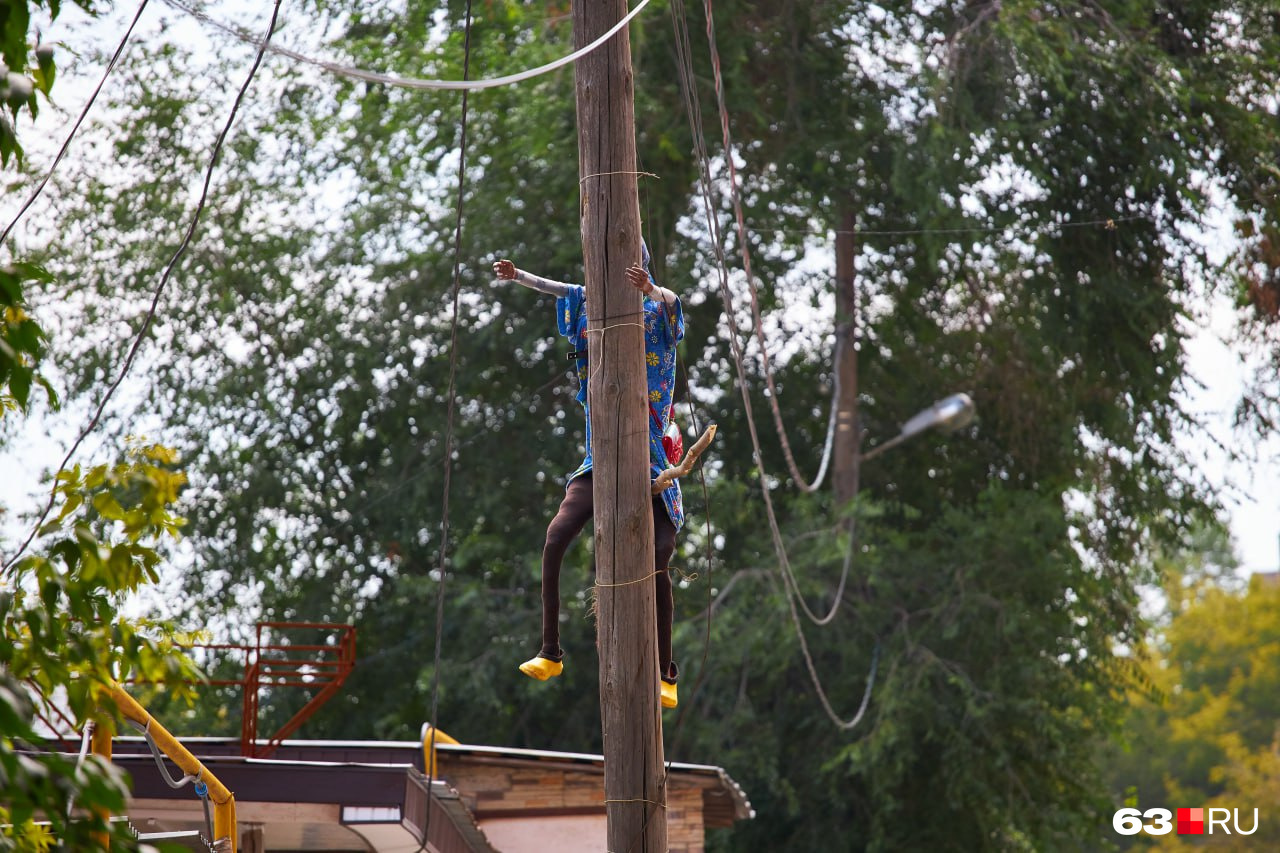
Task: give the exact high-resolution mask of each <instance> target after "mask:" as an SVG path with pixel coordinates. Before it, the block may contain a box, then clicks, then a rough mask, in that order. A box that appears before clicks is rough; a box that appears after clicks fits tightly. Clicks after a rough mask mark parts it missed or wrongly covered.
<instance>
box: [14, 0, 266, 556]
mask: <svg viewBox="0 0 1280 853" xmlns="http://www.w3.org/2000/svg"><path fill="white" fill-rule="evenodd" d="M281 2H282V0H275V5H274V7H273V9H272V11H271V22H270V23H269V24H268V25H267V33H266V36H265V37H264V38H263V40H262V43H261V45H260V46H259V48H258V53H257V55H256V56H255V57H254V60H253V66H252V67H251V68H250V69H249V73H248V75H246V76H245V79H244V83H242V84H241V85H240V90H239V91H238V92H237V93H236V98H235V101H234V102H233V103H232V105H231V112H230V113H229V114H228V115H227V121H226V124H224V125H223V126H222V130H221V132H219V134H218V138H217V139H216V140H215V141H214V143H213V153H212V154H210V156H209V165H208V166H207V167H206V168H205V172H204V185H203V187H202V188H201V190H200V199H199V200H198V201H197V202H196V209H195V213H194V214H192V216H191V224H190V225H188V226H187V230H186V233H185V234H184V235H183V238H182V242H181V243H180V244H179V245H178V248H177V249H176V250H175V251H174V253H173V256H172V257H171V258H169V263H168V264H166V265H165V268H164V272H163V273H162V274H161V276H160V283H159V284H157V285H156V289H155V293H154V294H152V297H151V304H150V306H148V308H147V313H146V316H145V317H143V320H142V326H141V327H140V328H139V329H138V334H137V335H136V336H134V339H133V344H132V345H131V346H130V347H129V352H128V355H127V356H126V357H125V360H124V365H123V366H122V367H121V368H120V373H119V375H117V376H116V378H115V381H114V382H112V383H111V385H110V387H108V388H107V391H106V393H105V394H104V395H103V396H102V400H101V401H100V402H99V403H98V406H97V408H96V409H95V410H94V413H93V417H91V418H90V419H89V423H88V424H86V425H85V427H84V429H83V430H81V431H80V434H79V435H78V436H77V437H76V440H75V442H73V443H72V445H71V449H70V450H68V451H67V454H66V456H64V457H63V458H62V462H61V463H59V465H58V470H57V473H55V474H54V477H53V483H54V485H53V487H52V488H51V489H50V490H49V500H48V502H47V503H46V504H45V507H44V509H43V510H41V512H40V515H39V516H38V517H37V518H36V521H35V524H33V525H32V526H31V532H30V533H29V534H27V538H26V539H25V540H24V541H23V543H22V545H21V547H19V548H18V550H17V552H16V553H14V555H13V556H12V557H10V558H9V559H8V561H6V562H5V564H4V568H3V570H0V577H3V576H4V574H5V573H7V572H8V571H10V570H11V569H12V568H13V565H14V563H16V562H17V561H18V558H19V557H21V556H22V555H23V553H24V552H25V551H26V550H27V547H28V546H30V545H31V541H32V540H33V539H35V537H36V533H37V532H39V530H40V526H41V525H42V524H44V520H45V519H46V518H48V517H49V513H50V512H51V511H52V510H53V504H54V501H55V500H56V499H57V495H58V491H57V485H58V482H59V480H58V476H59V475H60V474H62V472H63V471H65V470H66V469H67V463H69V462H70V461H71V458H72V457H73V456H75V453H76V451H77V450H79V449H80V445H81V444H82V443H83V442H84V440H85V438H87V437H88V435H89V433H90V432H92V431H93V429H94V428H95V427H96V426H97V425H98V422H99V421H100V420H101V419H102V413H103V411H105V410H106V408H107V403H109V402H110V401H111V397H112V396H113V395H114V394H115V392H116V389H118V388H119V387H120V384H121V383H122V382H124V378H125V377H126V376H128V375H129V368H130V367H132V366H133V360H134V358H135V357H136V356H137V355H138V350H140V349H141V348H142V342H143V341H144V340H145V339H146V337H147V332H148V331H149V330H150V329H151V322H152V320H154V319H155V315H156V309H157V307H158V306H159V304H160V297H161V296H162V295H163V294H164V290H165V287H166V286H167V285H168V284H169V278H170V276H172V275H173V271H174V269H175V268H176V267H177V265H178V261H179V260H181V258H182V256H183V254H184V253H185V252H186V251H187V246H189V245H190V244H191V238H192V236H193V235H194V234H195V231H196V226H198V225H199V224H200V215H201V214H202V213H203V212H204V206H205V202H206V201H207V200H208V198H209V185H210V183H211V182H212V181H213V170H214V167H215V166H216V165H217V163H218V155H219V154H221V153H222V145H223V143H224V142H225V141H226V138H227V134H228V133H230V132H231V125H232V124H233V123H234V122H235V120H236V114H237V113H239V111H240V104H241V102H243V101H244V96H245V93H246V92H248V91H249V85H250V84H251V83H252V82H253V78H254V77H255V76H256V75H257V73H258V68H259V67H260V66H261V65H262V57H263V56H264V55H265V54H266V51H267V46H268V45H269V44H270V43H271V35H272V33H274V32H275V28H276V21H277V20H278V19H279V17H280V4H281Z"/></svg>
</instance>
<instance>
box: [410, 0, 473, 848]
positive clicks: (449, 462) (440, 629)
mask: <svg viewBox="0 0 1280 853" xmlns="http://www.w3.org/2000/svg"><path fill="white" fill-rule="evenodd" d="M470 72H471V0H467V11H466V23H465V25H464V30H463V36H462V79H463V80H464V81H465V80H466V79H467V76H468V75H469V74H470ZM467 94H468V90H467V89H465V88H464V89H463V90H462V115H461V122H460V129H459V137H458V209H457V218H456V219H455V220H454V229H453V300H452V302H453V308H452V318H451V321H450V332H449V388H448V392H447V397H448V402H447V403H446V405H445V427H444V490H443V496H442V499H441V510H440V559H439V561H438V563H437V571H438V572H439V575H440V577H439V578H438V580H437V584H438V586H437V587H436V639H435V664H434V666H433V667H432V675H431V743H430V744H429V746H428V749H427V755H428V756H434V755H435V751H436V732H437V731H438V730H439V727H438V726H437V718H438V711H439V699H440V659H441V656H442V653H443V648H444V587H445V578H446V571H445V569H446V565H445V563H446V557H447V556H448V550H449V489H450V486H451V481H452V476H453V420H454V410H455V408H456V404H457V400H456V396H457V382H458V309H459V302H460V299H459V295H460V293H461V291H462V208H463V201H464V200H465V197H466V188H467ZM429 764H430V765H431V766H430V767H428V768H427V799H428V801H430V799H431V787H432V783H433V782H434V780H435V771H436V762H435V761H434V760H432V761H430V762H429ZM431 812H432V809H431V808H430V807H428V808H427V816H426V819H425V821H424V822H423V827H422V844H421V845H420V847H419V851H421V850H422V849H424V848H425V847H426V845H427V839H428V838H429V837H430V831H431Z"/></svg>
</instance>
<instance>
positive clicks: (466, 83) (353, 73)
mask: <svg viewBox="0 0 1280 853" xmlns="http://www.w3.org/2000/svg"><path fill="white" fill-rule="evenodd" d="M163 2H164V3H165V4H166V5H168V6H170V7H172V8H174V9H177V10H178V11H180V12H185V13H186V14H188V15H190V16H192V17H193V18H196V19H197V20H199V21H202V22H204V23H206V24H209V25H210V26H213V27H216V28H217V29H220V30H222V31H223V32H225V33H229V34H230V35H233V36H235V37H236V38H238V39H240V40H241V41H243V42H245V43H246V44H251V45H253V46H255V47H261V46H262V42H261V41H260V40H259V39H257V38H256V37H254V36H252V35H250V34H248V33H244V32H241V31H240V30H238V29H236V28H235V27H233V26H231V25H230V24H224V23H222V22H220V21H215V20H214V19H213V18H210V17H209V16H208V15H206V14H205V13H204V12H202V11H201V10H199V9H196V8H194V7H192V6H189V5H187V4H186V3H185V2H183V0H163ZM647 5H649V0H640V2H639V3H638V4H637V5H636V7H635V8H634V9H632V10H631V11H630V12H628V13H627V15H626V17H624V18H623V19H622V20H620V21H618V23H616V24H614V25H613V27H611V28H610V29H609V31H608V32H606V33H605V34H604V35H602V36H600V38H598V39H596V40H595V41H593V42H592V43H591V44H589V45H587V46H586V47H584V48H581V49H580V50H575V51H574V52H573V53H571V54H569V55H568V56H562V57H561V58H559V59H557V60H555V61H553V62H548V63H547V64H546V65H539V66H538V67H537V68H530V69H527V70H525V71H520V72H518V73H516V74H508V75H506V76H505V77H489V78H481V79H479V80H422V79H419V78H416V77H401V76H399V75H397V74H381V73H378V72H376V71H364V70H361V69H359V68H354V67H352V66H350V65H341V64H339V63H337V62H329V61H327V60H324V59H313V58H312V57H309V56H304V55H303V54H301V53H298V52H297V51H293V50H290V49H289V48H287V47H278V46H276V45H273V44H268V45H267V50H268V51H270V52H271V53H278V54H280V55H281V56H287V57H288V58H290V59H293V60H296V61H297V62H305V63H306V64H308V65H314V66H316V67H317V68H323V69H324V70H325V71H328V72H330V73H333V74H338V75H340V76H342V77H350V78H352V79H354V80H364V81H366V82H369V83H385V84H387V85H388V86H396V87H398V88H401V89H423V90H431V89H450V90H463V89H468V90H473V91H474V90H476V89H494V88H497V87H499V86H510V85H511V84H512V83H520V82H523V81H525V80H529V79H531V78H533V77H538V76H540V75H542V74H546V73H547V72H549V71H555V70H556V69H557V68H561V67H563V66H565V65H568V64H569V63H571V62H575V61H577V60H578V59H580V58H582V57H583V56H586V55H587V54H588V53H590V52H591V51H593V50H595V49H596V48H598V47H600V45H602V44H604V43H605V42H607V41H608V40H609V39H611V38H612V37H613V36H615V35H616V34H617V33H618V31H619V30H621V29H622V28H623V27H625V26H626V25H627V24H629V23H631V19H632V18H634V17H635V16H636V15H638V14H640V10H641V9H643V8H644V7H645V6H647Z"/></svg>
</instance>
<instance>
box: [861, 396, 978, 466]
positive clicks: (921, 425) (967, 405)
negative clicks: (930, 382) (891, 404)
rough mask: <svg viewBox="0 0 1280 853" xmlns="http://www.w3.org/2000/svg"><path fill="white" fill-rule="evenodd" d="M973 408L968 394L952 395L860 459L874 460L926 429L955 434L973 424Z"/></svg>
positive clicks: (911, 420) (915, 417)
mask: <svg viewBox="0 0 1280 853" xmlns="http://www.w3.org/2000/svg"><path fill="white" fill-rule="evenodd" d="M973 416H974V406H973V400H972V399H971V398H970V397H969V395H968V394H952V395H951V396H950V397H946V398H944V399H941V400H939V401H938V402H936V403H934V404H933V405H932V406H930V407H929V408H927V409H925V410H924V411H922V412H919V413H917V414H915V415H912V416H911V418H910V420H908V421H907V422H906V423H905V424H903V425H902V432H900V433H898V434H897V435H895V436H894V437H893V438H891V439H889V440H888V441H886V442H885V443H884V444H880V445H877V446H876V447H873V448H871V449H870V450H868V451H867V452H866V453H864V454H862V459H863V460H864V461H865V460H867V459H874V458H875V457H877V456H879V455H880V454H881V453H884V452H885V451H886V450H888V449H889V448H891V447H897V446H898V445H899V444H901V443H902V442H904V441H906V440H907V439H908V438H911V437H912V436H914V435H919V434H920V433H922V432H924V431H925V430H928V429H934V428H935V427H936V428H937V429H940V430H942V431H943V432H955V431H956V430H958V429H963V428H964V427H966V426H968V425H969V424H971V423H972V422H973Z"/></svg>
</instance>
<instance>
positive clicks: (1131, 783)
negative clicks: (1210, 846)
mask: <svg viewBox="0 0 1280 853" xmlns="http://www.w3.org/2000/svg"><path fill="white" fill-rule="evenodd" d="M1224 545H1225V537H1224V536H1223V535H1222V534H1221V533H1220V532H1219V533H1218V534H1217V536H1216V537H1215V538H1209V537H1204V536H1201V537H1200V538H1199V540H1198V541H1192V542H1189V543H1188V549H1187V550H1185V551H1182V552H1177V553H1175V554H1173V555H1171V557H1170V558H1169V559H1170V562H1171V563H1172V564H1173V566H1172V571H1170V572H1169V578H1170V580H1169V582H1168V583H1167V584H1166V590H1165V595H1166V599H1165V601H1166V607H1165V609H1166V613H1167V616H1166V618H1165V619H1164V620H1163V624H1162V628H1161V630H1160V631H1158V632H1156V633H1154V634H1153V637H1152V638H1151V641H1150V642H1149V643H1148V644H1146V645H1144V646H1142V647H1141V648H1140V649H1139V650H1137V653H1136V654H1135V658H1136V659H1137V661H1138V662H1139V663H1140V665H1141V667H1142V673H1143V681H1144V684H1143V685H1142V686H1141V687H1139V688H1135V689H1134V690H1133V691H1131V692H1130V694H1129V696H1128V697H1127V700H1128V701H1127V707H1128V711H1127V713H1126V715H1125V725H1124V749H1123V751H1119V750H1116V751H1114V752H1112V753H1110V754H1108V756H1107V761H1108V764H1109V766H1110V773H1109V782H1110V785H1111V788H1112V790H1113V791H1128V792H1130V793H1129V796H1131V797H1132V798H1134V799H1135V801H1136V803H1135V807H1137V808H1142V809H1147V808H1156V807H1161V808H1169V809H1173V808H1176V807H1179V806H1182V807H1187V806H1195V807H1199V806H1204V807H1225V808H1236V809H1240V812H1241V816H1242V817H1241V820H1242V824H1243V825H1244V826H1245V827H1248V826H1249V825H1250V824H1251V823H1252V821H1251V819H1250V817H1251V816H1248V812H1249V810H1251V809H1253V808H1255V807H1257V808H1258V809H1259V817H1260V824H1259V827H1258V832H1257V834H1255V835H1252V836H1249V837H1247V838H1246V837H1241V838H1238V839H1234V841H1235V842H1236V843H1235V846H1232V845H1231V841H1232V840H1231V839H1228V841H1227V845H1226V849H1242V850H1246V849H1259V846H1258V845H1266V844H1267V843H1269V842H1271V841H1273V840H1274V839H1275V838H1277V837H1280V823H1278V822H1277V820H1276V816H1275V815H1274V814H1273V813H1272V810H1271V809H1270V808H1268V804H1270V803H1273V802H1274V797H1275V792H1276V789H1277V784H1280V766H1278V765H1277V759H1276V756H1277V743H1278V741H1277V737H1278V735H1277V730H1276V726H1275V714H1274V708H1275V703H1276V701H1280V656H1278V655H1277V648H1280V617H1278V616H1277V613H1278V612H1280V611H1278V610H1277V606H1278V605H1280V587H1277V585H1276V584H1275V583H1274V580H1273V579H1272V578H1271V576H1260V577H1255V578H1254V579H1253V580H1252V582H1250V583H1249V584H1247V585H1244V584H1241V583H1239V582H1237V581H1235V580H1233V575H1231V574H1229V572H1230V570H1231V569H1233V568H1234V559H1233V558H1232V557H1231V555H1230V553H1229V551H1227V552H1225V553H1224V552H1223V546H1224ZM1215 552H1216V553H1215ZM1224 557H1225V560H1224V559H1223V558H1224ZM1224 570H1225V571H1224ZM1132 841H1133V844H1134V845H1135V846H1139V847H1144V846H1150V845H1153V844H1154V842H1155V839H1153V838H1150V837H1147V836H1145V835H1140V836H1135V837H1134V838H1133V839H1132ZM1174 842H1176V839H1168V838H1164V839H1160V843H1159V846H1160V848H1161V849H1183V846H1186V845H1183V846H1179V845H1177V844H1176V843H1174ZM1220 843H1221V842H1220V840H1216V843H1215V846H1217V844H1220ZM1188 849H1189V848H1188Z"/></svg>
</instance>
